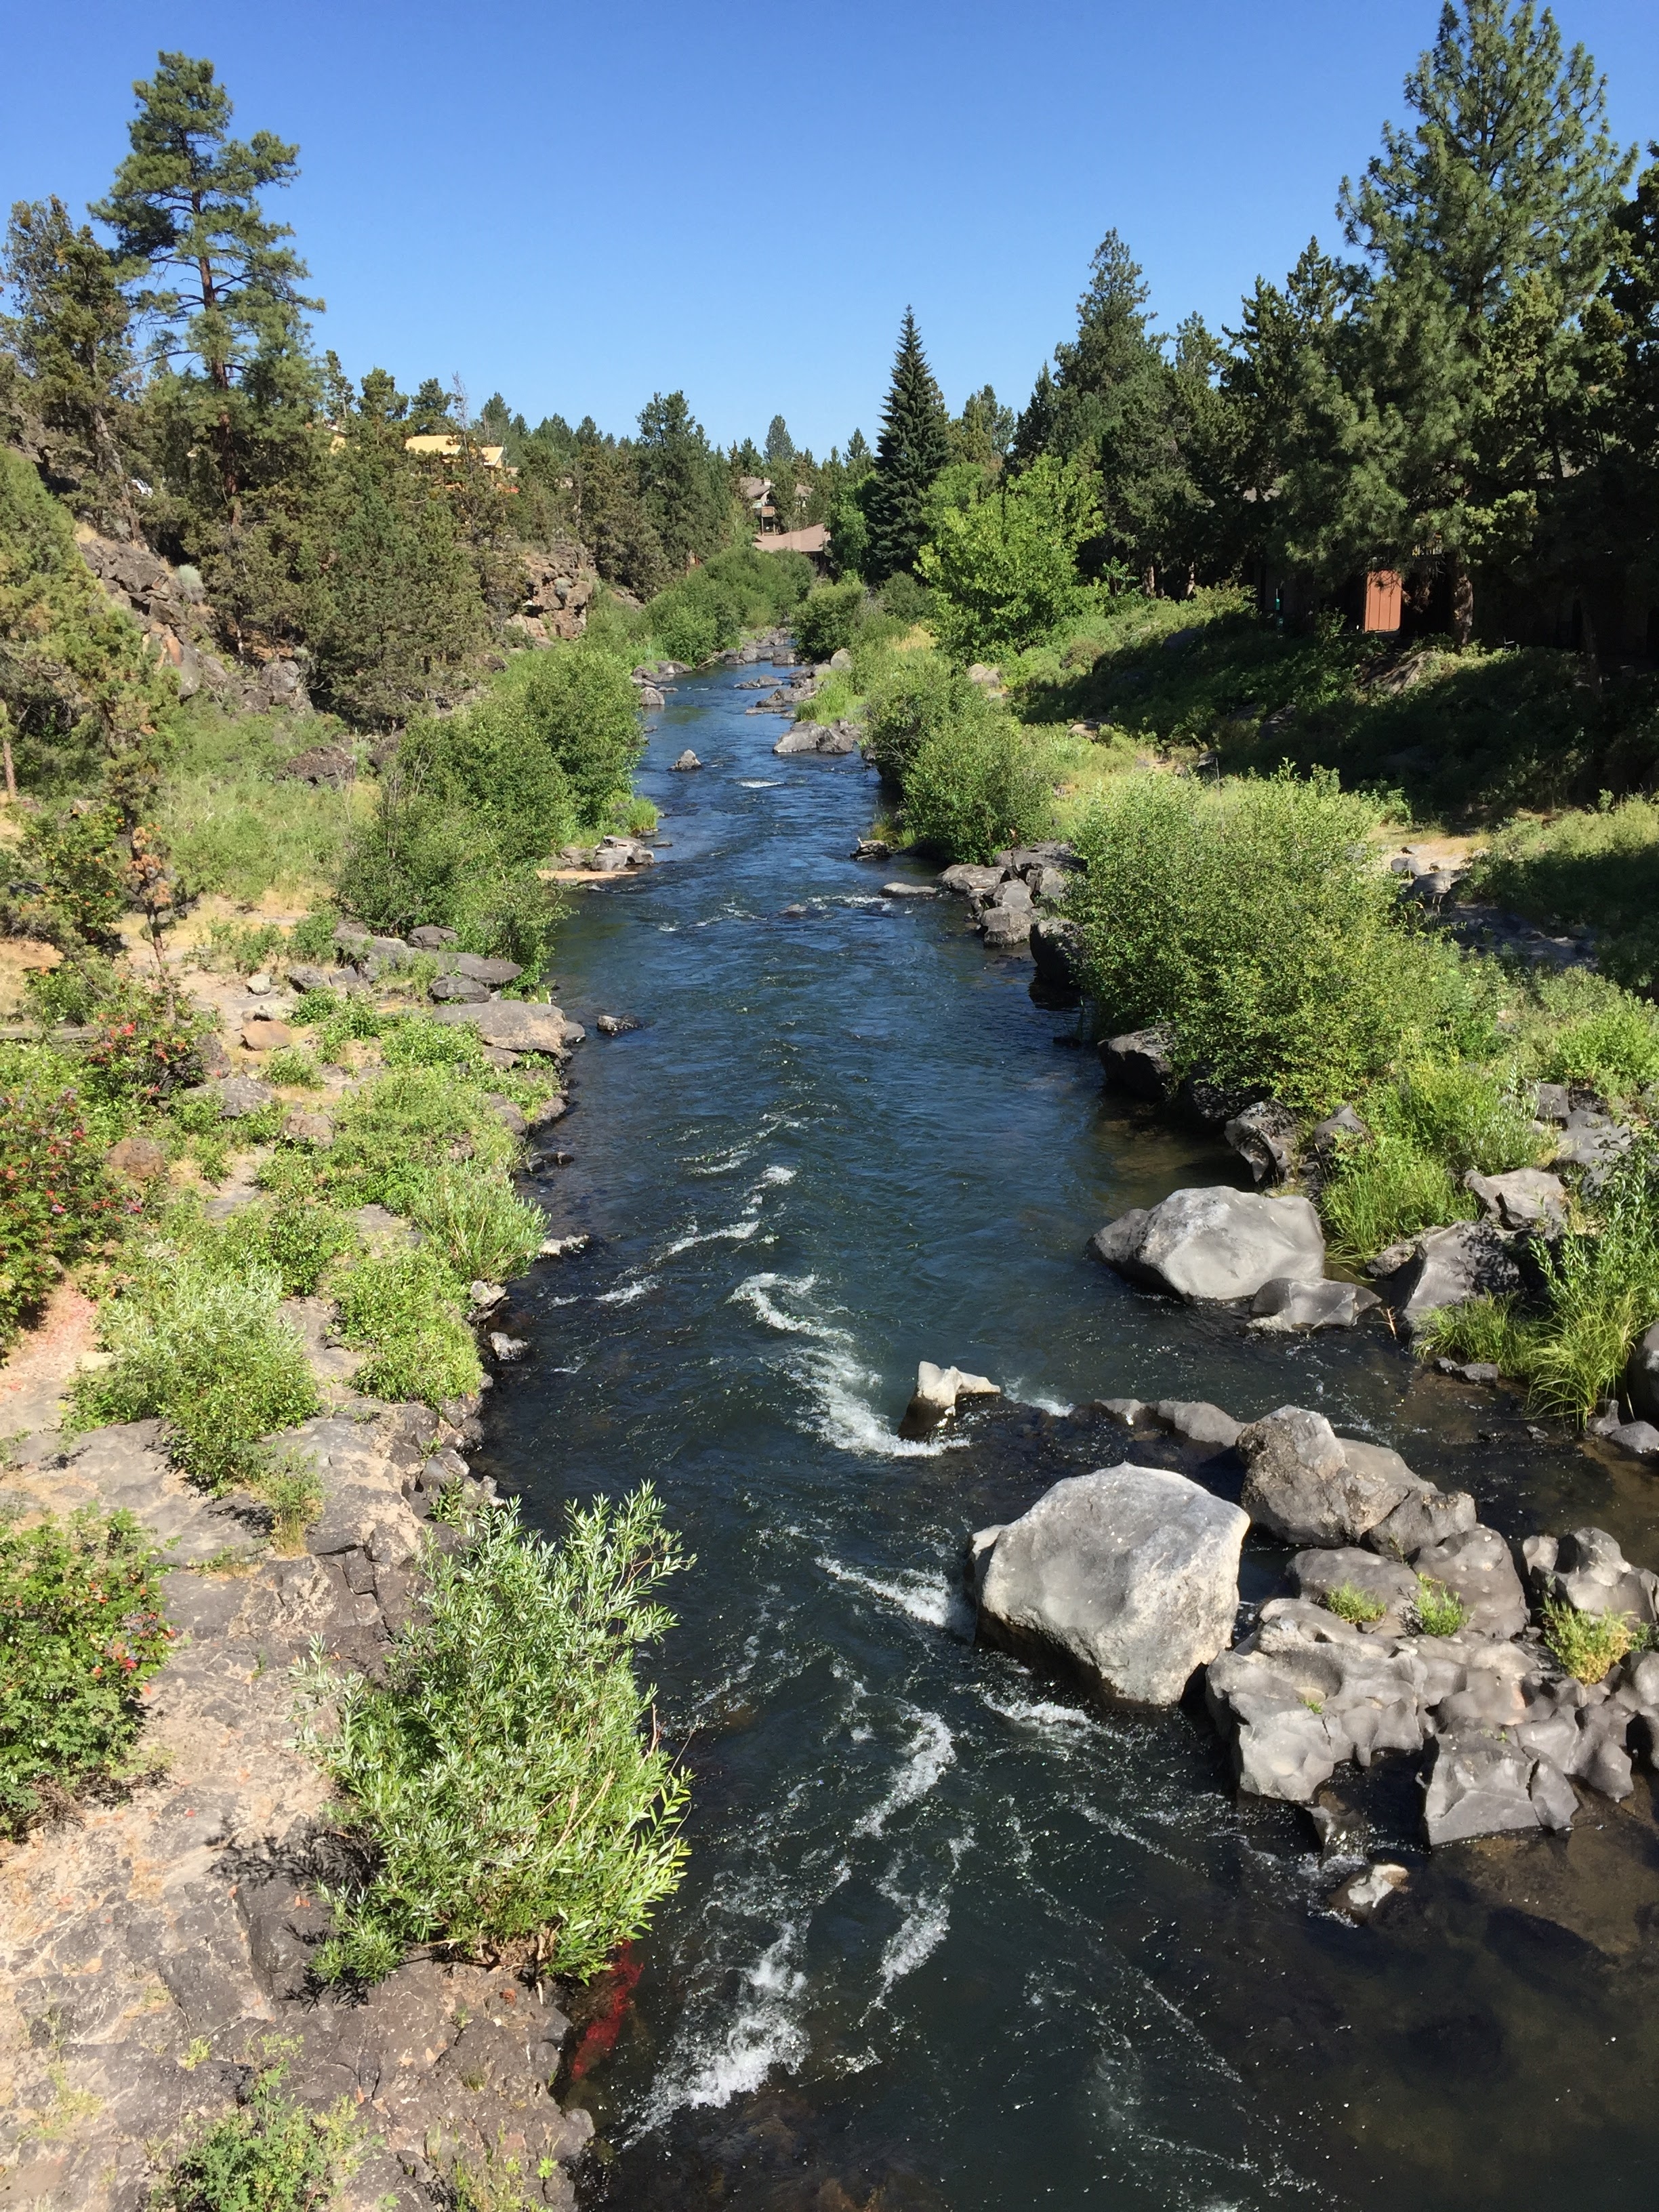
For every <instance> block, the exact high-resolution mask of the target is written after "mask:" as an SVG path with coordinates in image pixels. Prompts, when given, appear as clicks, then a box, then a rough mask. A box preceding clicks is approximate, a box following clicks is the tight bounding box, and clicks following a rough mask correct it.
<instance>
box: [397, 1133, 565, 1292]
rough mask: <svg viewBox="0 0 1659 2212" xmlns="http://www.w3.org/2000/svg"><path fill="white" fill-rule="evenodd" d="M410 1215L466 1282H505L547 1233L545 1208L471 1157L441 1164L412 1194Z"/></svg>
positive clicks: (523, 1265) (517, 1272)
mask: <svg viewBox="0 0 1659 2212" xmlns="http://www.w3.org/2000/svg"><path fill="white" fill-rule="evenodd" d="M409 1218H410V1220H411V1221H413V1222H414V1223H415V1224H416V1226H417V1227H418V1228H420V1229H422V1230H424V1231H426V1233H427V1235H428V1237H432V1238H433V1239H434V1240H435V1242H436V1243H438V1244H439V1245H440V1246H441V1249H442V1250H443V1252H444V1255H445V1256H446V1258H447V1260H448V1261H449V1264H450V1266H451V1267H453V1269H454V1270H455V1273H456V1274H457V1275H458V1276H459V1278H460V1279H461V1280H462V1281H464V1282H469V1283H471V1282H476V1281H477V1280H479V1279H481V1278H482V1279H483V1281H485V1282H490V1283H505V1282H508V1281H510V1280H511V1279H512V1278H513V1276H514V1275H521V1274H523V1273H524V1271H525V1269H526V1267H528V1266H529V1265H530V1263H531V1261H532V1260H533V1259H534V1258H535V1256H536V1255H537V1252H538V1250H539V1249H540V1247H541V1242H542V1239H543V1237H544V1236H545V1235H546V1233H547V1223H546V1220H545V1218H544V1216H543V1213H542V1211H541V1208H540V1207H539V1206H532V1205H531V1204H530V1203H529V1201H528V1200H526V1199H521V1198H520V1197H519V1196H518V1195H517V1194H516V1193H515V1192H514V1191H513V1188H511V1186H510V1185H509V1184H508V1183H507V1182H505V1181H504V1180H503V1179H502V1178H501V1176H493V1175H489V1174H480V1173H479V1172H478V1171H477V1170H476V1169H474V1168H473V1167H472V1165H471V1162H468V1163H466V1164H465V1165H461V1166H456V1167H446V1168H440V1169H437V1170H435V1172H434V1173H433V1174H432V1175H430V1176H428V1178H427V1179H426V1181H425V1182H424V1183H423V1184H422V1187H421V1188H420V1189H419V1190H418V1191H417V1192H416V1194H415V1195H414V1196H413V1198H412V1200H411V1201H410V1208H409Z"/></svg>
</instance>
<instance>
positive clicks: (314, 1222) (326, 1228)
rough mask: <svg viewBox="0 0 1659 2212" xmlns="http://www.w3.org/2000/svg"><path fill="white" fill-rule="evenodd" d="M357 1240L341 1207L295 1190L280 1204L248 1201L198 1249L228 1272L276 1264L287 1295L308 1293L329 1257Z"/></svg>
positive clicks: (312, 1289)
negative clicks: (249, 1203) (251, 1204)
mask: <svg viewBox="0 0 1659 2212" xmlns="http://www.w3.org/2000/svg"><path fill="white" fill-rule="evenodd" d="M356 1243H357V1231H356V1228H355V1227H354V1226H353V1225H352V1223H351V1222H350V1221H349V1220H348V1219H347V1218H346V1216H345V1215H344V1214H343V1213H342V1212H339V1211H338V1210H337V1208H336V1207H334V1206H330V1205H328V1204H327V1203H326V1201H325V1200H322V1199H320V1198H318V1197H316V1196H315V1195H314V1194H310V1193H306V1192H296V1193H295V1194H292V1195H290V1196H286V1197H283V1198H280V1199H278V1200H277V1201H276V1204H275V1205H272V1204H270V1203H269V1202H265V1203H262V1204H259V1205H256V1206H243V1207H242V1208H241V1210H240V1212H237V1213H234V1214H233V1215H232V1216H231V1218H230V1219H229V1220H228V1222H227V1223H226V1225H225V1226H224V1228H223V1229H222V1231H218V1232H217V1234H215V1233H214V1232H213V1231H208V1236H207V1239H206V1249H203V1248H202V1247H200V1246H198V1247H197V1250H198V1252H200V1255H201V1256H202V1257H203V1258H204V1260H206V1261H207V1262H208V1264H210V1265H213V1266H216V1267H220V1268H221V1269H222V1270H223V1271H224V1272H226V1273H239V1272H241V1271H243V1270H246V1269H247V1268H249V1267H273V1268H275V1270H276V1275H277V1279H278V1280H279V1281H280V1283H281V1284H282V1287H283V1297H289V1298H303V1297H310V1296H311V1294H312V1292H313V1291H314V1290H315V1289H316V1288H317V1286H318V1285H319V1282H320V1281H321V1279H322V1276H323V1271H324V1269H325V1267H327V1266H328V1265H329V1262H330V1261H332V1260H335V1259H337V1258H338V1257H339V1255H340V1254H341V1253H342V1252H349V1251H350V1250H351V1249H353V1248H354V1246H355V1245H356Z"/></svg>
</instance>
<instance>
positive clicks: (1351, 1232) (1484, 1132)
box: [1320, 1060, 1542, 1261]
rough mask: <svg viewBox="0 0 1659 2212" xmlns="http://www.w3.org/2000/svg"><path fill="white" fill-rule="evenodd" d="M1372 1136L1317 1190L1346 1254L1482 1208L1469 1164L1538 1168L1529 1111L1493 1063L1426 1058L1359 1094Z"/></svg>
mask: <svg viewBox="0 0 1659 2212" xmlns="http://www.w3.org/2000/svg"><path fill="white" fill-rule="evenodd" d="M1359 1110H1360V1116H1361V1119H1362V1120H1363V1121H1365V1123H1366V1124H1367V1126H1368V1127H1369V1128H1370V1131H1371V1137H1370V1141H1365V1140H1364V1139H1352V1138H1351V1139H1347V1140H1346V1142H1345V1143H1344V1144H1343V1145H1342V1146H1341V1149H1340V1152H1339V1155H1338V1158H1337V1160H1336V1163H1335V1166H1334V1171H1333V1173H1332V1175H1331V1176H1330V1178H1329V1180H1328V1182H1327V1183H1326V1185H1325V1188H1324V1189H1323V1190H1322V1193H1321V1194H1320V1205H1321V1207H1322V1210H1323V1212H1324V1215H1325V1219H1326V1223H1327V1225H1328V1230H1329V1231H1330V1234H1331V1239H1332V1242H1333V1243H1334V1246H1335V1248H1336V1249H1337V1250H1338V1251H1339V1252H1340V1253H1341V1254H1342V1255H1344V1256H1345V1257H1346V1258H1347V1259H1349V1260H1351V1261H1364V1260H1369V1259H1371V1258H1372V1257H1374V1256H1375V1255H1376V1253H1378V1252H1381V1251H1383V1250H1384V1249H1386V1248H1387V1247H1388V1246H1389V1245H1390V1244H1394V1243H1398V1242H1399V1241H1400V1240H1401V1239H1402V1238H1404V1237H1415V1236H1416V1235H1418V1234H1419V1231H1422V1230H1425V1229H1432V1228H1436V1227H1438V1226H1439V1225H1441V1224H1443V1223H1445V1222H1449V1221H1474V1220H1475V1219H1477V1218H1479V1214H1480V1207H1479V1206H1478V1205H1477V1204H1476V1202H1475V1200H1474V1196H1473V1194H1471V1193H1470V1192H1469V1191H1468V1190H1466V1189H1465V1188H1464V1187H1463V1177H1464V1176H1465V1175H1466V1174H1467V1173H1468V1170H1470V1169H1471V1168H1474V1169H1477V1170H1479V1171H1480V1173H1481V1174H1482V1175H1506V1174H1507V1173H1508V1172H1509V1171H1510V1169H1512V1168H1522V1167H1531V1166H1532V1165H1534V1163H1535V1162H1536V1161H1537V1159H1538V1158H1539V1155H1540V1152H1541V1150H1542V1146H1541V1140H1540V1139H1539V1135H1538V1132H1537V1131H1536V1129H1535V1128H1534V1127H1533V1123H1532V1118H1531V1115H1530V1114H1529V1113H1528V1110H1527V1109H1526V1108H1525V1107H1524V1106H1522V1104H1521V1103H1520V1101H1519V1099H1518V1098H1517V1097H1516V1095H1515V1094H1514V1092H1513V1091H1511V1090H1510V1089H1508V1088H1506V1087H1505V1085H1504V1081H1503V1080H1501V1079H1499V1077H1498V1075H1496V1074H1494V1073H1492V1071H1491V1070H1490V1069H1488V1068H1485V1067H1482V1066H1478V1065H1477V1064H1475V1063H1474V1062H1472V1061H1469V1060H1416V1061H1414V1062H1413V1063H1412V1064H1411V1065H1409V1066H1407V1067H1405V1068H1402V1069H1401V1072H1400V1073H1399V1074H1398V1075H1397V1076H1395V1078H1394V1079H1392V1080H1391V1081H1389V1082H1387V1083H1382V1084H1378V1085H1375V1086H1374V1087H1373V1088H1372V1089H1371V1090H1370V1091H1367V1092H1366V1093H1365V1094H1364V1097H1362V1099H1361V1100H1360V1107H1359Z"/></svg>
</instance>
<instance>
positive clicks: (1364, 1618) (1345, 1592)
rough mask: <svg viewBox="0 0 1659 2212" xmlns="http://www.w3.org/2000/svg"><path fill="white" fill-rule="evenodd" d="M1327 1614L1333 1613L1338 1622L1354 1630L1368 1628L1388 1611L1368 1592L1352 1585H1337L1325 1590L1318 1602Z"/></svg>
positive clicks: (1379, 1600) (1380, 1600) (1378, 1599)
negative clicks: (1348, 1624) (1342, 1622)
mask: <svg viewBox="0 0 1659 2212" xmlns="http://www.w3.org/2000/svg"><path fill="white" fill-rule="evenodd" d="M1320 1603H1321V1604H1322V1606H1323V1607H1324V1608H1325V1610H1326V1611H1327V1613H1334V1614H1335V1615H1336V1617H1337V1619H1338V1620H1346V1621H1347V1622H1349V1623H1350V1624H1351V1626H1353V1627H1355V1628H1369V1627H1370V1625H1371V1623H1372V1621H1374V1620H1382V1618H1383V1614H1384V1613H1386V1612H1387V1611H1388V1609H1389V1608H1388V1607H1387V1606H1385V1605H1384V1604H1383V1601H1382V1599H1381V1598H1378V1597H1373V1596H1372V1595H1370V1591H1369V1590H1362V1589H1356V1588H1355V1587H1354V1585H1353V1584H1352V1583H1338V1584H1337V1586H1336V1588H1335V1589H1333V1590H1327V1591H1326V1593H1325V1595H1324V1596H1323V1597H1322V1598H1321V1600H1320Z"/></svg>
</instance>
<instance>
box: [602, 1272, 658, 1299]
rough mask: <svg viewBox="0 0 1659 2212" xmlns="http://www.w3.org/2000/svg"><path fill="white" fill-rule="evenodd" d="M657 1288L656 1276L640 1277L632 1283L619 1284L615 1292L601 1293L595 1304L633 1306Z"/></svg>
mask: <svg viewBox="0 0 1659 2212" xmlns="http://www.w3.org/2000/svg"><path fill="white" fill-rule="evenodd" d="M657 1287H658V1284H657V1278H656V1277H655V1276H654V1275H640V1276H636V1277H635V1279H634V1281H632V1282H631V1283H619V1284H618V1285H617V1288H616V1289H615V1290H614V1291H600V1292H599V1296H598V1297H596V1298H595V1299H594V1301H593V1303H594V1304H595V1305H596V1306H631V1305H632V1304H633V1303H634V1301H635V1298H643V1297H649V1296H650V1294H651V1292H652V1291H654V1290H655V1289H656V1288H657Z"/></svg>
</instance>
